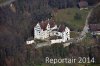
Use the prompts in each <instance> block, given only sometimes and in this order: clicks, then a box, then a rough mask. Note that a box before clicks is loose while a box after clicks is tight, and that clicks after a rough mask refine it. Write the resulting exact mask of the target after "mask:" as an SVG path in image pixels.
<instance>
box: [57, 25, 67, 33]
mask: <svg viewBox="0 0 100 66" xmlns="http://www.w3.org/2000/svg"><path fill="white" fill-rule="evenodd" d="M65 28H66V27H65V25H60V27H59V30H58V31H59V32H63V31H65Z"/></svg>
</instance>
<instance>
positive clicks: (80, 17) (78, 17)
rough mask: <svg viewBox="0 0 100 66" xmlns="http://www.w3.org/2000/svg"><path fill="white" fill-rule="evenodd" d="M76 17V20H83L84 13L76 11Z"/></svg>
mask: <svg viewBox="0 0 100 66" xmlns="http://www.w3.org/2000/svg"><path fill="white" fill-rule="evenodd" d="M74 19H75V20H81V19H82V15H81V14H80V13H75V15H74Z"/></svg>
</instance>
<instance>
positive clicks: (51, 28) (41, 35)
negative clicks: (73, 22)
mask: <svg viewBox="0 0 100 66" xmlns="http://www.w3.org/2000/svg"><path fill="white" fill-rule="evenodd" d="M51 36H57V37H60V40H61V41H63V42H65V41H67V40H70V29H69V28H68V27H66V26H65V25H59V26H57V24H56V23H55V21H54V20H53V19H48V20H45V21H42V22H40V23H39V22H38V23H37V24H36V26H35V27H34V39H41V40H45V39H47V38H49V37H51ZM56 40H57V39H56Z"/></svg>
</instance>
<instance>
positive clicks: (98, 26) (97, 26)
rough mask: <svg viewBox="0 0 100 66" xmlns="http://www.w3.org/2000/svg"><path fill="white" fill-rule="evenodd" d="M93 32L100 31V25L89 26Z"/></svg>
mask: <svg viewBox="0 0 100 66" xmlns="http://www.w3.org/2000/svg"><path fill="white" fill-rule="evenodd" d="M89 28H90V30H91V31H100V24H89Z"/></svg>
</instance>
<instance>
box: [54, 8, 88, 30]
mask: <svg viewBox="0 0 100 66" xmlns="http://www.w3.org/2000/svg"><path fill="white" fill-rule="evenodd" d="M88 12H89V10H81V11H80V10H79V9H78V8H67V9H60V10H58V11H57V12H56V13H55V15H54V18H55V20H56V22H57V23H58V24H62V23H64V24H65V25H66V26H68V27H69V28H70V29H71V30H74V31H82V29H83V27H84V25H85V21H86V17H87V14H88ZM77 14H78V15H77ZM75 16H76V18H75ZM77 18H78V19H77Z"/></svg>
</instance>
